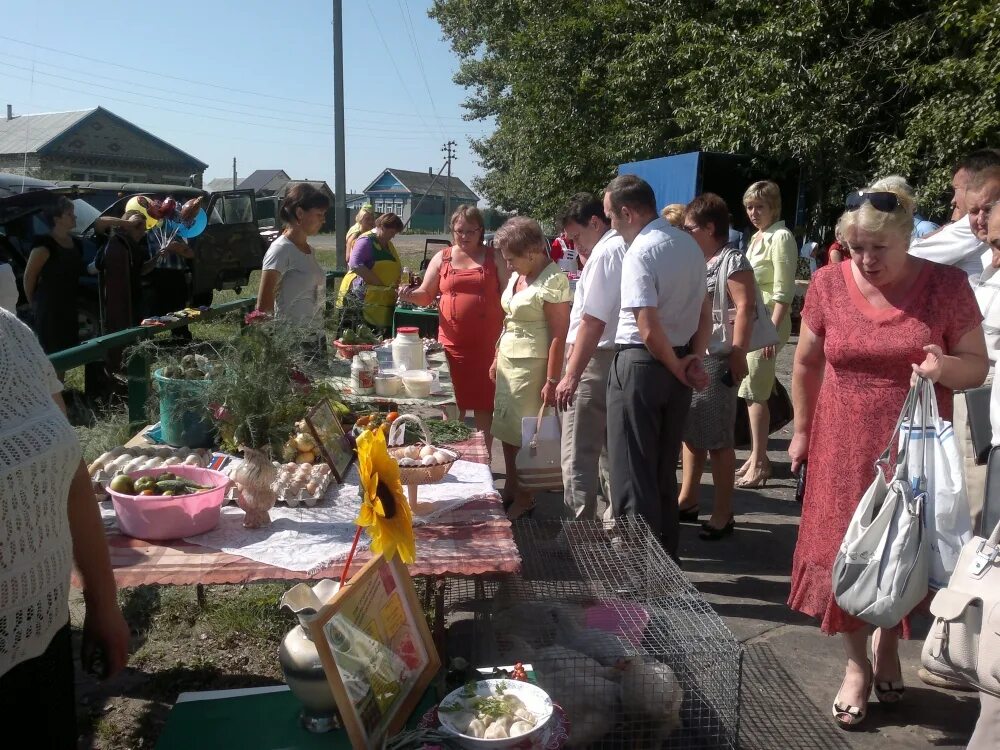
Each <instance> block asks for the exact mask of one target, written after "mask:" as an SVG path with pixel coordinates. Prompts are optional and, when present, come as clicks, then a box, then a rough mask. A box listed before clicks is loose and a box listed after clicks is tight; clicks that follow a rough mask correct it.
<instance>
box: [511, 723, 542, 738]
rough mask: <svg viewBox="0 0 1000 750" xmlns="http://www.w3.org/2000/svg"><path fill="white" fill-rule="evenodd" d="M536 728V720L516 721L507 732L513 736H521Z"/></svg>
mask: <svg viewBox="0 0 1000 750" xmlns="http://www.w3.org/2000/svg"><path fill="white" fill-rule="evenodd" d="M534 728H535V724H534V722H530V721H515V722H514V723H513V724H511V725H510V729H508V730H507V732H508V734H509V736H511V737H520V736H521V735H522V734H527V733H528V732H530V731H531V730H532V729H534Z"/></svg>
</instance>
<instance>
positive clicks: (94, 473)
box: [87, 445, 212, 495]
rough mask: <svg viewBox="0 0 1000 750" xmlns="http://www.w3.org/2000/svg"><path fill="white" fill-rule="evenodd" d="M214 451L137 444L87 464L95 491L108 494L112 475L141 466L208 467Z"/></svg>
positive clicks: (145, 467) (113, 451)
mask: <svg viewBox="0 0 1000 750" xmlns="http://www.w3.org/2000/svg"><path fill="white" fill-rule="evenodd" d="M211 457H212V452H211V451H209V450H206V449H204V448H173V447H171V446H169V445H136V446H130V447H119V448H114V449H112V450H110V451H108V452H107V453H105V454H103V455H102V456H101V457H100V458H98V459H97V460H96V461H94V462H93V463H91V464H90V466H88V467H87V471H88V473H89V474H90V478H91V479H92V480H93V482H94V491H95V492H96V493H97V494H100V495H103V494H105V487H106V486H107V484H108V482H110V481H111V478H112V477H113V476H114V475H115V474H117V473H119V472H124V473H126V474H128V473H130V472H133V471H138V470H140V469H164V470H165V471H169V470H170V467H171V466H198V467H200V468H203V469H204V468H206V467H207V466H208V462H209V459H210V458H211Z"/></svg>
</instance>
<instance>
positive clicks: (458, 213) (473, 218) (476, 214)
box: [448, 203, 486, 242]
mask: <svg viewBox="0 0 1000 750" xmlns="http://www.w3.org/2000/svg"><path fill="white" fill-rule="evenodd" d="M459 219H465V220H466V221H467V222H469V223H470V224H475V225H476V226H478V227H479V241H480V242H482V241H483V238H484V237H485V236H486V222H484V221H483V214H482V212H481V211H480V210H479V209H478V208H476V207H475V206H473V205H472V204H471V203H463V204H462V205H461V206H459V207H458V208H456V209H455V213H453V214H452V215H451V222H450V223H449V224H448V226H449V228H450V229H451V230H452V231H453V232H454V231H455V223H456V222H457V221H458V220H459Z"/></svg>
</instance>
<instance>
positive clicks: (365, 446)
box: [354, 430, 416, 563]
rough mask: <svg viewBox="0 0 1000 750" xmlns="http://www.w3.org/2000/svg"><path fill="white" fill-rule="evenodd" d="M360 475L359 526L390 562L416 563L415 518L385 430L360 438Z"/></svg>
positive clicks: (375, 431) (376, 551) (373, 548)
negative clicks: (387, 445)
mask: <svg viewBox="0 0 1000 750" xmlns="http://www.w3.org/2000/svg"><path fill="white" fill-rule="evenodd" d="M358 474H359V475H360V477H361V512H360V513H358V517H357V519H355V521H354V522H355V523H356V524H358V526H362V527H364V528H366V529H367V530H368V536H370V537H371V540H372V543H371V548H372V552H375V553H377V554H382V555H384V556H385V558H386V559H387V560H391V559H392V556H393V555H394V554H396V552H397V551H398V552H399V559H400V560H402V561H403V562H404V563H412V562H413V560H414V557H415V554H416V548H415V545H414V542H413V517H412V515H411V514H410V505H409V503H408V502H407V501H406V496H405V495H404V494H403V485H402V483H401V482H400V480H399V464H397V463H396V462H395V461H394V460H393V458H392V457H391V456H390V455H389V451H388V449H387V448H386V444H385V435H384V434H383V433H382V431H381V430H365V431H364V432H362V433H361V435H360V437H358Z"/></svg>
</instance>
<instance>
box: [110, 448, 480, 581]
mask: <svg viewBox="0 0 1000 750" xmlns="http://www.w3.org/2000/svg"><path fill="white" fill-rule="evenodd" d="M359 487H360V482H359V481H358V467H357V465H354V466H352V467H351V470H350V471H349V472H348V473H347V477H346V478H345V481H344V484H337V483H336V482H331V483H330V486H329V487H328V488H327V490H326V493H325V494H324V496H323V500H321V501H320V503H319V504H318V505H316V506H314V507H312V508H307V507H305V506H301V505H300V506H298V507H297V508H289V507H287V506H284V505H276V506H274V507H273V508H272V509H271V525H270V526H266V527H264V528H262V529H245V528H243V516H244V513H243V511H242V510H240V509H239V508H238V507H236V506H231V505H227V506H225V507H223V509H222V518H221V520H220V521H219V525H218V526H216V527H215V528H214V529H212V530H211V531H208V532H205V533H204V534H199V535H198V536H192V537H187V538H186V539H185V541H188V542H192V543H193V544H199V545H201V546H202V547H209V548H211V549H217V550H220V551H222V552H226V553H227V554H230V555H239V556H240V557H248V558H250V559H251V560H256V561H257V562H259V563H264V564H265V565H273V566H275V567H278V568H284V569H286V570H300V571H304V572H307V573H313V572H315V571H317V570H320V569H321V568H324V567H326V566H327V565H330V564H331V563H334V562H337V561H338V560H344V559H346V558H347V554H348V553H349V552H350V550H351V544H352V542H353V541H354V532H355V529H356V528H357V527H356V526H355V525H354V519H355V518H357V517H358V511H359V510H360V509H361V498H360V495H359V492H358V490H359ZM404 491H405V487H404ZM495 492H496V490H495V489H494V488H493V474H492V473H491V471H490V467H489V466H488V465H487V464H481V463H473V462H471V461H456V462H455V463H454V464H452V467H451V470H450V471H449V472H448V473H447V474H446V475H445V477H444V479H442V480H441V481H440V482H438V483H437V484H427V485H420V488H419V492H418V495H417V499H418V501H419V502H420V503H421V505H422V506H423V507H426V509H427V512H422V513H421V515H419V516H415V517H414V519H413V524H414V526H418V525H420V524H423V523H427V522H428V521H429V520H432V519H433V518H435V517H437V516H439V515H441V514H442V513H444V512H445V511H448V510H451V509H453V508H457V507H458V506H461V505H464V504H465V503H467V502H469V501H470V500H472V499H473V498H475V497H481V496H483V495H488V494H493V493H495ZM101 515H102V517H103V518H104V520H105V523H106V524H108V525H111V524H113V523H114V516H115V512H114V508H113V507H112V505H111V502H110V501H104V502H102V503H101ZM362 541H363V544H359V547H361V548H364V547H366V546H367V544H368V541H367V536H365V535H362ZM418 554H419V551H418Z"/></svg>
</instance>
